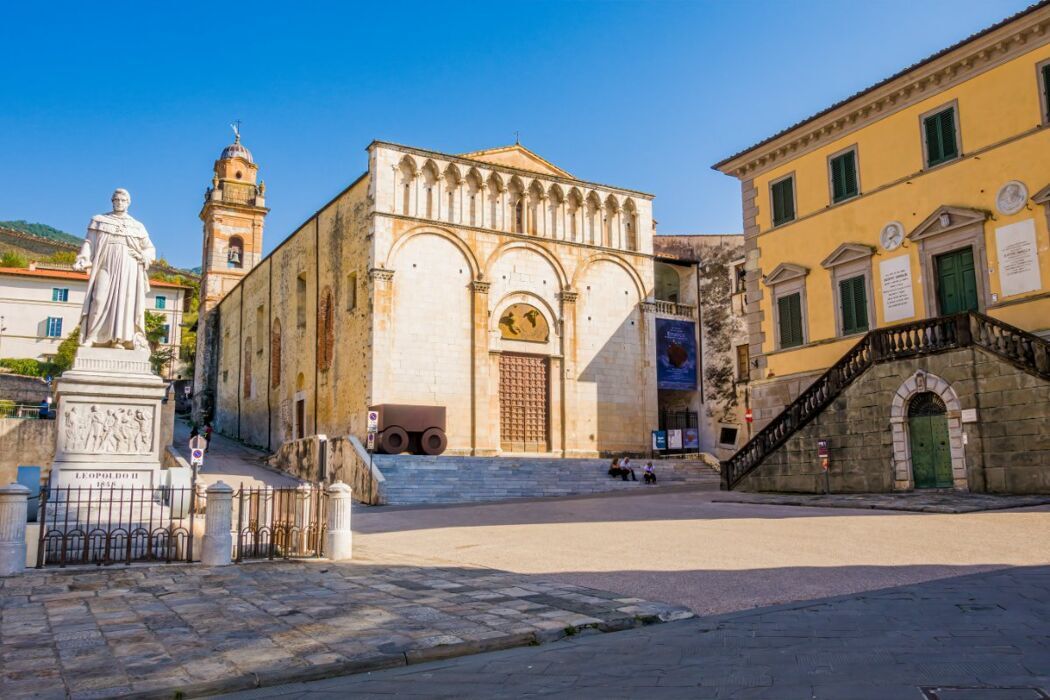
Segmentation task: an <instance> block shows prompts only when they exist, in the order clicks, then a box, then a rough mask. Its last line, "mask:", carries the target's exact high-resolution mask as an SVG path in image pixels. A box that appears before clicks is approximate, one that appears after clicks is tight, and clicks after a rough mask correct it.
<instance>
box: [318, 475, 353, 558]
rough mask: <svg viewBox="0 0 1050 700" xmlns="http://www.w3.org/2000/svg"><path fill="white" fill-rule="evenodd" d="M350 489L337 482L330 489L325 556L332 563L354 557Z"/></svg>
mask: <svg viewBox="0 0 1050 700" xmlns="http://www.w3.org/2000/svg"><path fill="white" fill-rule="evenodd" d="M350 493H351V491H350V487H349V486H347V485H346V484H344V483H343V482H342V481H337V482H335V483H334V484H332V485H331V486H329V487H328V523H327V525H326V527H325V534H324V554H325V556H326V557H328V558H329V559H331V560H332V561H340V560H343V559H350V558H351V557H352V551H353V542H354V534H353V533H352V532H351V531H350V503H351V501H350Z"/></svg>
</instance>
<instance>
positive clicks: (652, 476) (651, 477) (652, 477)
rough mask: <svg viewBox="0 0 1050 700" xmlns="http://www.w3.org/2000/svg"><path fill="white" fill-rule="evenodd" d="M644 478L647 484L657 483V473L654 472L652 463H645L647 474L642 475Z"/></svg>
mask: <svg viewBox="0 0 1050 700" xmlns="http://www.w3.org/2000/svg"><path fill="white" fill-rule="evenodd" d="M642 478H643V479H644V480H645V483H647V484H655V483H656V472H655V471H654V470H653V463H652V462H651V461H650V462H646V463H645V472H644V473H643V474H642Z"/></svg>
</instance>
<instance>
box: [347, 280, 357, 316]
mask: <svg viewBox="0 0 1050 700" xmlns="http://www.w3.org/2000/svg"><path fill="white" fill-rule="evenodd" d="M356 308H357V273H356V272H351V273H350V274H349V275H347V276H346V310H347V311H353V310H354V309H356Z"/></svg>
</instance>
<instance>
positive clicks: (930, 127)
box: [923, 107, 959, 166]
mask: <svg viewBox="0 0 1050 700" xmlns="http://www.w3.org/2000/svg"><path fill="white" fill-rule="evenodd" d="M923 126H924V128H925V131H926V165H927V166H933V165H938V164H940V163H944V162H947V161H949V160H951V159H952V158H955V157H956V156H958V155H959V143H958V140H957V138H956V133H955V108H954V107H949V108H948V109H945V110H943V111H941V112H938V113H937V114H933V115H930V116H928V117H926V119H925V120H924V122H923Z"/></svg>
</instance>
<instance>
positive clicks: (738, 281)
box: [733, 262, 747, 294]
mask: <svg viewBox="0 0 1050 700" xmlns="http://www.w3.org/2000/svg"><path fill="white" fill-rule="evenodd" d="M746 289H747V270H746V269H745V268H744V263H742V262H738V263H734V265H733V293H734V294H739V293H740V292H743V291H745V290H746Z"/></svg>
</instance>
